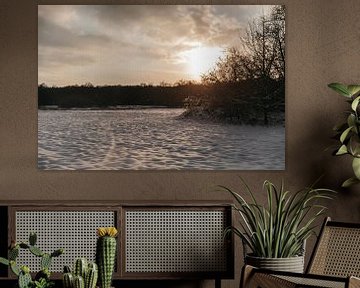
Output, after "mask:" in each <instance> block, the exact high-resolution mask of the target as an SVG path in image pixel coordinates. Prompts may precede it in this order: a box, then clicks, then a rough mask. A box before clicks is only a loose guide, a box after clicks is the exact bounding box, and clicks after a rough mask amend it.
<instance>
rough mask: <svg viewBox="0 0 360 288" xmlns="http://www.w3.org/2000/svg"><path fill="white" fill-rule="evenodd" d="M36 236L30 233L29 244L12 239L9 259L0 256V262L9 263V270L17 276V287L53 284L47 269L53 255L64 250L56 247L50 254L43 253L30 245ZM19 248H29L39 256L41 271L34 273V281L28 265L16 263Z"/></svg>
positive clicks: (45, 287) (39, 287)
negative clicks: (20, 265)
mask: <svg viewBox="0 0 360 288" xmlns="http://www.w3.org/2000/svg"><path fill="white" fill-rule="evenodd" d="M36 238H37V237H36V234H35V233H31V234H30V236H29V244H27V243H23V242H21V243H16V242H15V241H12V243H11V245H10V248H9V251H8V256H9V260H7V259H5V258H2V257H0V263H1V264H5V265H9V266H10V269H11V271H12V272H13V273H14V274H15V275H16V276H18V285H19V288H49V287H52V286H53V283H52V282H51V281H50V271H49V267H50V264H51V260H52V258H53V257H57V256H60V255H61V254H62V253H63V252H64V251H63V249H58V250H56V251H54V252H53V253H52V254H51V255H50V254H48V253H44V252H43V251H41V250H40V249H39V248H38V247H36V246H33V245H32V244H35V243H36ZM20 248H21V249H24V250H29V252H30V253H32V254H33V255H35V256H37V257H41V262H40V265H41V271H39V272H38V273H37V274H36V275H35V280H34V281H32V278H31V275H30V269H29V267H27V266H22V267H21V268H20V267H19V266H18V265H17V263H16V258H17V257H18V256H19V249H20Z"/></svg>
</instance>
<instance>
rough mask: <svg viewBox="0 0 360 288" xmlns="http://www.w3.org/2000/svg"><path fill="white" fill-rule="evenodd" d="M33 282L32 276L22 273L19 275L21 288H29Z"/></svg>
mask: <svg viewBox="0 0 360 288" xmlns="http://www.w3.org/2000/svg"><path fill="white" fill-rule="evenodd" d="M31 282H32V279H31V276H30V274H29V273H25V272H23V271H21V272H20V274H19V279H18V285H19V288H29V286H30V285H31Z"/></svg>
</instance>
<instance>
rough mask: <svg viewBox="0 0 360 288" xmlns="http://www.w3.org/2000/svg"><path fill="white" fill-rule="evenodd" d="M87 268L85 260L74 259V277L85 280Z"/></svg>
mask: <svg viewBox="0 0 360 288" xmlns="http://www.w3.org/2000/svg"><path fill="white" fill-rule="evenodd" d="M87 268H88V262H87V260H86V259H85V258H79V259H76V261H75V267H74V274H75V276H81V277H82V278H83V279H85V275H86V270H87Z"/></svg>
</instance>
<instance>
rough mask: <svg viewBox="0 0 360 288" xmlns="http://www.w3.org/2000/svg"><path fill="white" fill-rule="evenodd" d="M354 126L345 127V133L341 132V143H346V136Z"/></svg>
mask: <svg viewBox="0 0 360 288" xmlns="http://www.w3.org/2000/svg"><path fill="white" fill-rule="evenodd" d="M352 128H353V127H352V126H351V127H349V128H347V129H345V131H344V132H343V133H341V136H340V141H341V143H344V141H345V140H346V137H347V136H348V134H349V132H350V131H351V129H352Z"/></svg>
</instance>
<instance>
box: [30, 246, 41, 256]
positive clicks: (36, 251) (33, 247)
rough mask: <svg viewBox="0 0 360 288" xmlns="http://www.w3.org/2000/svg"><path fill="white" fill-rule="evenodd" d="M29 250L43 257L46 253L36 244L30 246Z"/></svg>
mask: <svg viewBox="0 0 360 288" xmlns="http://www.w3.org/2000/svg"><path fill="white" fill-rule="evenodd" d="M29 251H30V252H31V253H32V254H34V255H35V256H38V257H41V256H43V255H44V252H43V251H41V250H40V248H38V247H36V246H30V247H29Z"/></svg>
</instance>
